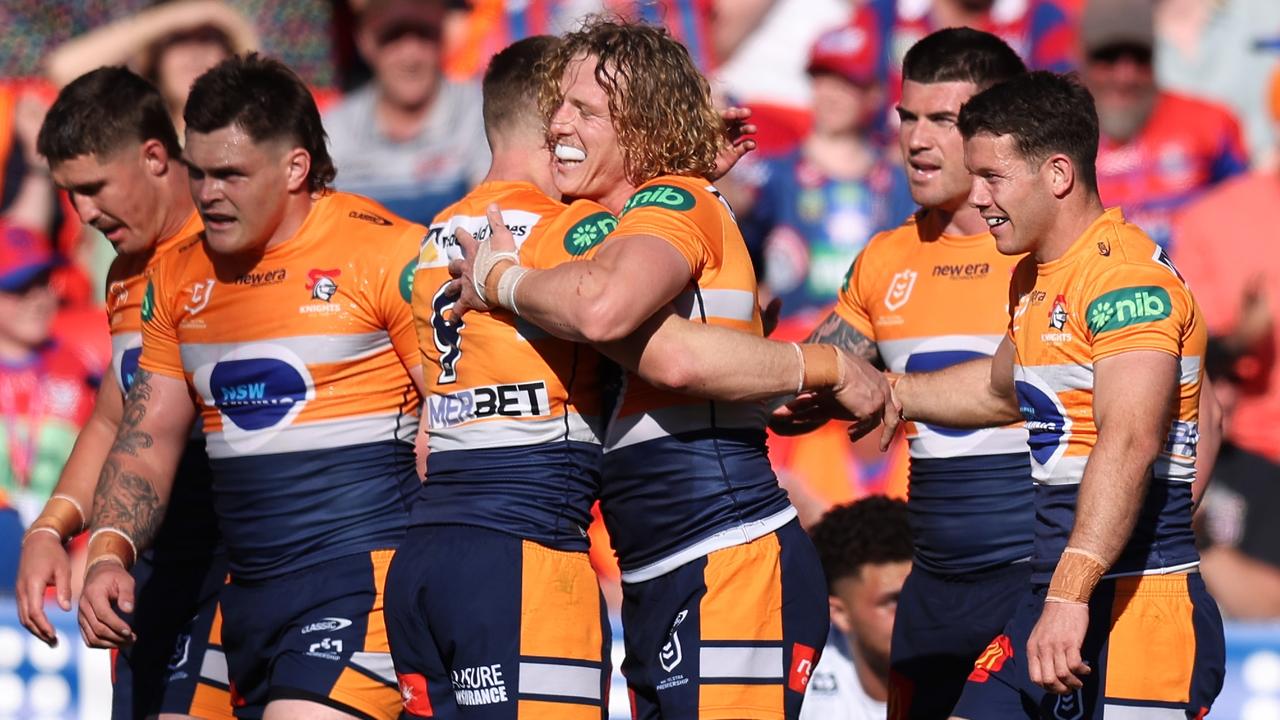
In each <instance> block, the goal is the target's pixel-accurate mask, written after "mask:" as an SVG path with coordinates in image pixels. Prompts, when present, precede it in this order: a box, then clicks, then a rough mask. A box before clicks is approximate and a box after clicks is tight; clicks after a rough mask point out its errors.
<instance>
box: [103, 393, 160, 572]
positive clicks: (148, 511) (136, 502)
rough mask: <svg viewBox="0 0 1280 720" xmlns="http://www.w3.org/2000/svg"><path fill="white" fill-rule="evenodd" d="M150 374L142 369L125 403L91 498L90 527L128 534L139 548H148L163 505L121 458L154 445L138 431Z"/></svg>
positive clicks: (147, 482) (148, 398)
mask: <svg viewBox="0 0 1280 720" xmlns="http://www.w3.org/2000/svg"><path fill="white" fill-rule="evenodd" d="M151 392H152V388H151V373H149V372H147V371H146V370H143V369H141V368H139V369H138V371H137V372H136V373H135V375H134V378H133V386H132V387H131V388H130V389H129V395H128V397H127V398H126V399H125V406H124V417H123V419H122V420H121V421H120V429H119V430H118V431H117V432H116V441H115V444H114V445H112V446H111V453H110V454H109V455H108V456H107V460H106V462H105V463H103V465H102V474H101V475H99V476H98V489H97V492H96V493H95V494H94V496H93V524H94V526H95V527H113V528H117V529H119V530H122V531H123V532H125V533H127V534H128V535H129V537H131V538H133V541H134V542H135V543H136V544H137V545H138V546H139V547H144V546H147V545H150V543H151V540H152V539H154V538H155V535H156V532H157V531H158V530H159V528H160V521H161V520H162V519H163V518H164V510H165V505H164V503H163V502H161V500H160V496H159V495H158V494H157V493H156V489H155V486H154V485H153V484H152V481H151V480H149V479H147V478H145V477H143V476H141V475H139V474H137V473H135V472H130V471H129V470H128V469H127V468H126V467H123V466H122V465H121V460H123V459H124V458H122V457H121V456H122V455H124V456H130V457H134V458H136V457H138V451H139V450H145V449H147V448H150V447H151V446H152V445H153V444H154V440H153V438H152V437H151V435H150V434H149V433H147V432H144V431H142V430H140V429H139V425H140V424H141V423H142V420H143V418H145V417H146V415H147V408H148V404H149V403H150V402H151Z"/></svg>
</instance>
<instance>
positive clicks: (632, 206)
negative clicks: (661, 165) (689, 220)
mask: <svg viewBox="0 0 1280 720" xmlns="http://www.w3.org/2000/svg"><path fill="white" fill-rule="evenodd" d="M711 203H714V204H715V205H721V204H722V203H723V200H722V198H721V197H720V193H719V191H717V190H716V188H715V186H714V185H712V184H711V182H710V181H708V180H706V179H705V178H701V177H691V176H686V175H659V176H658V177H656V178H653V179H652V180H649V181H647V182H645V183H643V184H641V185H640V186H639V187H637V188H636V190H635V192H633V193H631V197H629V198H627V201H626V203H624V204H623V206H622V211H621V212H619V213H618V217H619V218H625V217H626V216H627V215H629V214H630V213H632V212H634V211H637V210H641V209H653V210H660V211H669V212H690V211H695V210H697V209H701V208H704V207H707V206H708V205H709V204H711Z"/></svg>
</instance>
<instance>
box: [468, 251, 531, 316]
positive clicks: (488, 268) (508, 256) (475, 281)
mask: <svg viewBox="0 0 1280 720" xmlns="http://www.w3.org/2000/svg"><path fill="white" fill-rule="evenodd" d="M503 260H510V261H511V262H512V263H514V264H516V265H519V264H520V256H518V255H516V254H515V253H514V252H511V251H506V252H493V248H492V246H491V245H490V244H489V241H488V240H485V241H484V242H482V243H480V247H479V249H477V250H476V264H475V267H474V269H473V270H472V275H471V283H472V285H474V286H475V289H476V294H477V295H479V296H480V299H481V300H482V301H483V302H484V303H485V304H486V305H489V304H491V303H490V301H489V294H488V290H489V275H490V274H491V273H492V272H493V268H494V266H495V265H497V264H498V263H500V262H502V261H503Z"/></svg>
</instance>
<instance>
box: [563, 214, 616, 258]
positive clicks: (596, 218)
mask: <svg viewBox="0 0 1280 720" xmlns="http://www.w3.org/2000/svg"><path fill="white" fill-rule="evenodd" d="M617 227H618V219H617V218H615V217H614V216H613V215H611V214H609V213H607V212H598V213H595V214H592V215H588V216H587V217H585V218H583V219H582V220H579V221H578V223H577V224H576V225H574V226H573V227H571V228H569V232H567V233H565V234H564V249H565V252H567V253H569V254H570V255H583V254H585V253H586V252H587V251H588V250H590V249H591V248H593V247H595V246H597V245H599V244H600V243H601V242H603V241H604V239H605V236H607V235H608V234H609V233H611V232H613V231H614V229H615V228H617Z"/></svg>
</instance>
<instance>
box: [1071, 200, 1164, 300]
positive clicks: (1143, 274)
mask: <svg viewBox="0 0 1280 720" xmlns="http://www.w3.org/2000/svg"><path fill="white" fill-rule="evenodd" d="M1082 242H1084V244H1085V247H1083V248H1081V249H1080V251H1079V252H1080V255H1079V262H1080V264H1081V268H1082V270H1083V274H1084V278H1083V280H1084V281H1085V282H1086V283H1087V284H1092V285H1093V287H1094V288H1095V292H1106V291H1108V290H1110V289H1111V288H1113V287H1116V286H1131V285H1135V284H1141V285H1158V286H1160V287H1163V288H1165V289H1166V290H1167V291H1170V292H1176V293H1179V294H1181V293H1184V292H1186V283H1185V282H1184V281H1183V279H1182V275H1181V274H1180V273H1179V272H1178V269H1177V268H1176V267H1174V265H1173V261H1172V260H1170V258H1169V254H1168V253H1167V252H1165V250H1164V248H1162V247H1160V245H1159V244H1157V243H1156V241H1155V240H1152V239H1151V237H1150V236H1149V235H1147V234H1146V233H1145V232H1143V230H1142V228H1140V227H1138V226H1137V225H1134V224H1132V223H1130V222H1128V221H1126V220H1125V218H1124V215H1123V214H1122V213H1121V212H1120V211H1119V209H1112V210H1108V211H1107V212H1106V213H1105V214H1104V215H1103V216H1102V217H1101V218H1099V220H1098V221H1096V222H1095V223H1094V225H1093V227H1092V229H1091V232H1090V233H1089V236H1088V237H1085V238H1082Z"/></svg>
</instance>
